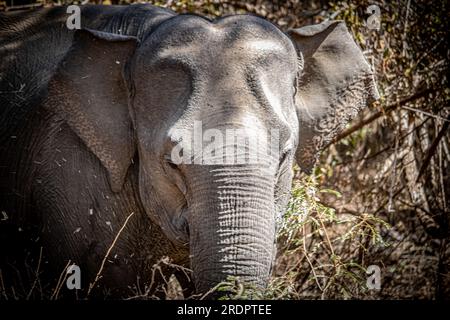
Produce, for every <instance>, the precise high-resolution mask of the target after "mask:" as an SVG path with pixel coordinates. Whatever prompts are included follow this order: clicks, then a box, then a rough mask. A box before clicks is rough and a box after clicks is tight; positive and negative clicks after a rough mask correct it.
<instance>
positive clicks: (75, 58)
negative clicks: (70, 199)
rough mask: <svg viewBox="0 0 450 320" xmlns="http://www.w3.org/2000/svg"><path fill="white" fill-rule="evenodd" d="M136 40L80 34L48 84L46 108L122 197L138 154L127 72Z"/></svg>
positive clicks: (84, 31)
mask: <svg viewBox="0 0 450 320" xmlns="http://www.w3.org/2000/svg"><path fill="white" fill-rule="evenodd" d="M136 45H137V38H135V37H129V36H122V35H116V34H110V33H105V32H100V31H94V30H83V29H82V30H77V31H76V32H75V35H74V39H73V44H72V47H71V49H70V50H69V52H68V53H67V54H66V56H65V58H64V59H63V60H62V62H61V63H60V65H59V67H58V69H57V71H56V73H55V74H54V76H53V77H52V79H51V80H50V82H49V87H48V90H49V91H48V99H47V102H46V106H47V108H51V109H52V110H53V111H54V112H56V113H57V114H59V115H60V116H61V117H62V119H63V120H65V121H66V122H67V123H68V125H69V126H70V128H71V129H72V130H73V131H74V132H75V133H76V134H77V135H78V136H79V137H80V138H81V140H82V141H83V142H84V143H85V144H86V146H87V147H88V148H89V149H90V151H91V152H93V153H94V154H95V155H96V156H97V157H98V159H99V160H100V161H101V163H102V164H103V166H104V167H105V168H106V170H107V171H108V176H109V182H110V185H111V189H112V190H113V191H114V192H118V191H120V189H121V187H122V184H123V181H124V179H125V176H126V173H127V170H128V167H129V165H130V163H131V160H132V158H133V155H134V153H135V143H134V133H133V129H132V122H131V118H130V115H129V110H128V90H127V86H126V83H125V81H124V77H123V67H124V65H125V63H126V62H127V60H128V59H129V58H130V57H131V55H132V54H133V53H134V50H135V48H136Z"/></svg>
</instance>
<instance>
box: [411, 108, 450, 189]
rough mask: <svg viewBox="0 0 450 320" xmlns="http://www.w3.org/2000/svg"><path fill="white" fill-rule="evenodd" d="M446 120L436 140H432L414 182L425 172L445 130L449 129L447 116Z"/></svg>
mask: <svg viewBox="0 0 450 320" xmlns="http://www.w3.org/2000/svg"><path fill="white" fill-rule="evenodd" d="M447 119H448V120H447V122H445V123H444V125H443V126H442V129H441V131H439V133H438V135H437V137H436V139H434V141H433V143H432V144H431V146H430V148H429V149H428V151H427V156H426V157H425V160H423V163H422V165H421V166H420V169H419V174H418V175H417V179H416V182H418V181H419V179H420V178H421V177H422V175H423V173H424V172H425V169H426V168H427V167H428V164H429V163H430V160H431V158H432V157H433V155H434V154H435V153H436V149H437V147H438V145H439V142H440V141H441V139H442V138H443V137H444V135H445V131H447V129H448V128H449V127H450V116H448V117H447Z"/></svg>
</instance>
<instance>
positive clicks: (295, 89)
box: [293, 77, 298, 99]
mask: <svg viewBox="0 0 450 320" xmlns="http://www.w3.org/2000/svg"><path fill="white" fill-rule="evenodd" d="M293 87H294V95H293V98H294V99H295V96H296V95H297V90H298V77H295V78H294V84H293Z"/></svg>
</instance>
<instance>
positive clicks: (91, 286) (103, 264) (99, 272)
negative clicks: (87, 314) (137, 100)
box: [86, 212, 134, 297]
mask: <svg viewBox="0 0 450 320" xmlns="http://www.w3.org/2000/svg"><path fill="white" fill-rule="evenodd" d="M133 215H134V212H131V213H130V215H129V216H128V217H127V219H126V220H125V222H124V223H123V226H122V228H120V230H119V232H117V234H116V237H115V238H114V240H113V242H112V243H111V245H110V246H109V248H108V251H106V254H105V256H104V257H103V260H102V264H101V265H100V269H98V272H97V275H96V276H95V279H94V282H92V283H91V284H90V285H89V289H88V292H87V295H86V297H89V294H90V293H91V291H92V289H93V288H94V287H95V285H96V284H97V281H98V280H99V279H100V276H101V274H102V271H103V268H104V266H105V262H106V259H108V257H109V254H110V253H111V250H112V249H113V248H114V246H115V244H116V242H117V239H119V236H120V234H121V233H122V231H123V229H125V227H126V225H127V223H128V220H130V218H131V217H132V216H133Z"/></svg>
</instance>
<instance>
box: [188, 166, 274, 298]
mask: <svg viewBox="0 0 450 320" xmlns="http://www.w3.org/2000/svg"><path fill="white" fill-rule="evenodd" d="M193 171H195V172H193V177H194V178H193V180H192V181H193V183H192V185H191V189H192V194H193V201H192V203H193V204H192V208H191V209H192V210H191V212H190V215H189V218H188V220H189V230H190V252H191V265H192V268H193V271H194V278H195V285H196V289H197V290H198V291H200V292H206V291H208V290H209V289H211V288H212V287H214V286H215V285H217V284H218V283H220V282H221V281H224V280H226V279H227V277H228V276H235V277H239V278H240V279H241V280H242V281H244V282H245V283H251V284H252V285H253V286H255V287H260V288H264V287H265V286H266V285H267V282H268V280H269V276H270V271H271V267H272V262H273V259H274V253H275V250H274V248H275V246H274V242H275V216H274V178H273V173H271V172H270V170H269V169H264V168H261V167H258V168H257V167H252V166H250V165H234V166H228V167H227V166H222V167H219V166H198V167H196V168H193Z"/></svg>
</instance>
